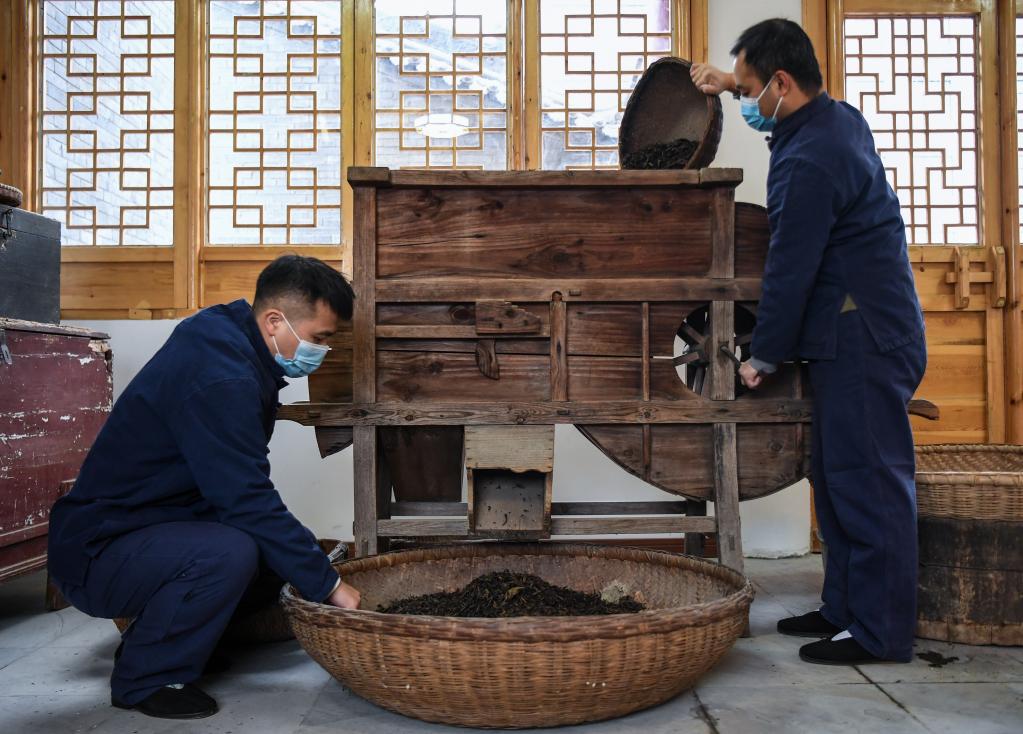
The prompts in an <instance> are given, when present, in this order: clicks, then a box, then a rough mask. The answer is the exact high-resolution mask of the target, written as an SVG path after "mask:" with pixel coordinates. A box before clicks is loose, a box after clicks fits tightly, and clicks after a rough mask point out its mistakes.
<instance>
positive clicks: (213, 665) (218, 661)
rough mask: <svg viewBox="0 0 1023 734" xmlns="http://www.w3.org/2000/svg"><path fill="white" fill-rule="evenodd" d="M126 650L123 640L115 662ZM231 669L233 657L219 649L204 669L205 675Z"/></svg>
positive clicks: (215, 650) (212, 654) (116, 651)
mask: <svg viewBox="0 0 1023 734" xmlns="http://www.w3.org/2000/svg"><path fill="white" fill-rule="evenodd" d="M122 650H124V640H121V644H120V645H118V646H117V649H116V650H114V662H115V663H116V662H117V661H118V660H120V659H121V651H122ZM230 669H231V658H229V657H228V656H227V655H226V654H224V653H223V652H221V651H220V650H219V648H218V649H214V650H213V652H212V653H211V654H210V659H209V660H207V661H206V665H205V666H204V667H203V669H202V674H203V675H216V674H217V673H225V672H227V671H228V670H230Z"/></svg>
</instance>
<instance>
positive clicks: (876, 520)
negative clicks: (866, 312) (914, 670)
mask: <svg viewBox="0 0 1023 734" xmlns="http://www.w3.org/2000/svg"><path fill="white" fill-rule="evenodd" d="M926 364H927V347H926V343H925V341H924V339H923V338H922V337H921V338H920V339H918V340H915V341H913V342H911V343H910V344H907V345H905V346H902V347H899V348H897V349H895V350H892V351H889V352H886V353H884V354H882V353H881V352H880V351H879V350H878V348H877V345H876V344H875V342H874V340H873V338H872V337H871V335H870V333H869V331H868V330H867V327H866V325H865V324H864V322H863V319H862V317H861V316H860V314H859V312H858V311H850V312H848V313H844V314H842V315H841V316H840V317H839V338H838V351H837V354H836V358H835V359H834V360H828V361H823V360H822V361H815V362H811V363H810V367H809V369H810V382H811V385H812V387H813V410H814V414H813V449H812V451H813V469H812V471H813V486H814V506H815V508H816V512H817V522H818V524H819V526H820V529H821V534H822V536H823V538H824V542H825V543H826V544H827V556H828V560H827V568H826V569H825V574H824V591H823V593H822V595H821V598H822V601H823V602H824V605H823V606H822V607H821V613H822V614H823V615H824V617H825V619H827V620H828V621H829V622H831V623H832V624H834V625H836V626H838V627H841V628H843V629H849V631H850V633H851V634H852V636H853V638H854V639H855V640H856V641H857V642H859V643H860V644H861V645H862V646H863V647H864V648H866V650H867V651H868V652H870V653H871V654H873V655H876V656H878V657H881V658H885V659H888V660H898V661H908V660H910V659H911V658H912V650H913V633H914V629H915V626H916V589H917V537H916V484H915V470H916V462H915V456H914V453H913V434H912V431H911V429H910V423H909V416H908V415H907V413H906V407H907V403H908V402H909V400H910V398H912V397H913V394H914V393H915V392H916V389H917V387H918V386H919V384H920V380H921V379H922V378H923V374H924V368H925V367H926Z"/></svg>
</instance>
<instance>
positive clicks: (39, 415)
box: [0, 318, 113, 580]
mask: <svg viewBox="0 0 1023 734" xmlns="http://www.w3.org/2000/svg"><path fill="white" fill-rule="evenodd" d="M107 338H108V337H107V335H106V334H100V333H97V332H91V331H87V330H85V329H77V328H72V327H66V326H54V325H52V324H41V323H35V322H27V321H15V320H12V319H4V318H0V349H2V348H3V346H4V345H6V348H7V351H8V352H9V354H10V358H9V359H4V358H3V357H2V356H0V580H2V579H4V578H8V577H11V576H15V575H18V574H20V573H26V572H28V571H33V570H36V569H38V568H42V567H43V566H45V565H46V536H47V527H48V518H49V514H50V508H51V507H52V506H53V503H54V502H55V501H56V499H57V498H58V497H59V496H60V495H61V494H63V493H64V492H66V491H67V490H68V489H69V488H70V483H71V481H72V480H74V478H75V477H76V476H77V474H78V469H79V467H80V466H81V464H82V461H83V460H84V459H85V455H86V453H88V451H89V447H90V446H91V445H92V442H93V440H94V439H95V437H96V434H97V433H98V432H99V430H100V428H101V427H102V425H103V422H104V421H105V420H106V417H107V415H109V413H110V408H111V405H112V402H113V383H112V379H111V374H112V372H111V368H112V363H111V354H110V348H109V346H108V344H107V341H106V340H107Z"/></svg>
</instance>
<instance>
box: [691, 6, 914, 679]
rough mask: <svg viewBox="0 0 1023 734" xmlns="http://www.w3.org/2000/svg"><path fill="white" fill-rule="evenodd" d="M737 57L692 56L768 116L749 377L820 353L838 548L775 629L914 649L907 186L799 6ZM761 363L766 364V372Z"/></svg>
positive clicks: (821, 482) (881, 651)
mask: <svg viewBox="0 0 1023 734" xmlns="http://www.w3.org/2000/svg"><path fill="white" fill-rule="evenodd" d="M732 56H734V57H735V66H734V72H733V73H731V74H729V73H727V72H723V71H721V70H719V69H715V68H714V67H712V66H708V65H696V66H694V67H693V71H692V76H693V80H694V81H695V82H696V83H697V85H698V86H699V87H700V88H701V89H702V90H703V91H704V92H706V93H708V94H719V93H721V92H724V91H731V92H732V93H733V94H735V95H736V96H738V97H739V98H740V100H741V110H742V115H743V117H744V118H745V120H746V122H747V123H748V124H749V125H750V126H751V127H753V128H754V129H756V130H760V131H763V132H770V133H771V137H770V138H768V147H769V148H770V150H771V163H770V170H769V173H768V177H767V210H768V217H769V220H770V228H771V240H770V249H769V251H768V256H767V266H766V269H765V271H764V279H763V295H762V297H761V300H760V304H759V306H758V308H757V325H756V328H755V330H754V332H753V342H752V345H751V354H752V357H751V359H750V360H748V361H747V362H746V363H744V364H743V365H742V366H741V367H740V375H741V377H742V379H743V381H744V383H745V384H746V385H747V387H750V388H756V387H757V386H758V385H760V383H761V381H762V380H763V379H765V376H769V375H770V374H771V373H772V372H774V371H775V369H776V367H777V365H778V364H779V363H781V362H784V361H786V360H792V359H801V360H807V361H809V371H810V381H811V385H812V387H813V404H814V421H813V469H812V471H813V482H814V500H815V506H816V510H817V519H818V522H819V524H820V528H821V531H822V533H823V536H824V541H825V543H827V547H828V562H827V569H826V571H825V576H824V590H823V593H822V595H821V598H822V601H823V602H824V604H823V606H822V607H821V608H820V609H819V610H818V611H815V612H810V613H809V614H805V615H802V616H800V617H793V618H789V619H783V620H781V621H780V622H778V631H779V632H782V633H784V634H791V635H798V636H803V637H819V638H826V639H821V640H820V641H818V642H814V643H810V644H808V645H804V646H803V647H802V648H801V649H800V657H801V658H802V659H803V660H806V661H808V662H813V663H825V664H862V663H867V662H874V661H880V660H888V661H899V662H908V661H909V660H910V659H911V657H912V645H913V630H914V627H915V621H916V569H917V541H916V487H915V484H914V473H915V463H914V454H913V435H912V432H911V430H910V425H909V419H908V417H907V414H906V406H907V403H908V402H909V400H910V398H911V397H912V396H913V393H914V392H915V391H916V388H917V386H918V385H919V383H920V380H921V378H922V377H923V373H924V367H925V365H926V360H927V357H926V346H925V342H924V323H923V314H922V313H921V310H920V303H919V300H918V299H917V296H916V291H915V288H914V283H913V274H912V270H911V268H910V264H909V258H908V253H907V248H906V236H905V224H904V223H903V221H902V216H901V214H900V210H899V202H898V199H897V198H896V196H895V193H894V192H893V191H892V189H891V186H889V185H888V182H887V180H886V179H885V172H884V167H883V165H882V163H881V159H880V157H879V156H878V154H877V151H876V149H875V147H874V140H873V137H872V136H871V133H870V129H869V128H868V126H867V123H866V122H865V121H864V119H863V116H862V115H861V114H860V113H859V112H858V111H857V110H855V109H854V108H852V107H851V106H849V105H848V104H845V103H844V102H836V101H835V100H833V99H831V98H830V97H829V96H828V95H827V94H826V93H824V92H823V91H822V89H821V87H822V79H821V73H820V68H819V67H818V64H817V60H816V57H815V56H814V52H813V46H812V44H811V43H810V39H809V38H808V37H807V35H806V33H804V32H803V30H802V28H800V27H799V26H798V25H796V24H795V23H793V22H791V21H787V20H781V19H775V20H768V21H764V22H763V23H759V24H757V25H755V26H753V27H751V28H749V29H748V30H746V31H745V32H744V33H743V34H742V35H741V36H740V37H739V40H738V41H737V42H736V44H735V46H734V48H732ZM766 379H770V378H769V377H766Z"/></svg>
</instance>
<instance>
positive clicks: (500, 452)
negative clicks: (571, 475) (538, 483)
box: [465, 426, 554, 472]
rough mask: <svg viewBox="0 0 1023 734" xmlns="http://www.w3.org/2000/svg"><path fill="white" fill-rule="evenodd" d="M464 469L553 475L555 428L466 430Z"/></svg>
mask: <svg viewBox="0 0 1023 734" xmlns="http://www.w3.org/2000/svg"><path fill="white" fill-rule="evenodd" d="M465 466H466V467H467V468H472V469H510V470H512V471H517V472H520V471H527V470H533V471H541V472H551V471H554V426H466V428H465Z"/></svg>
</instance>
